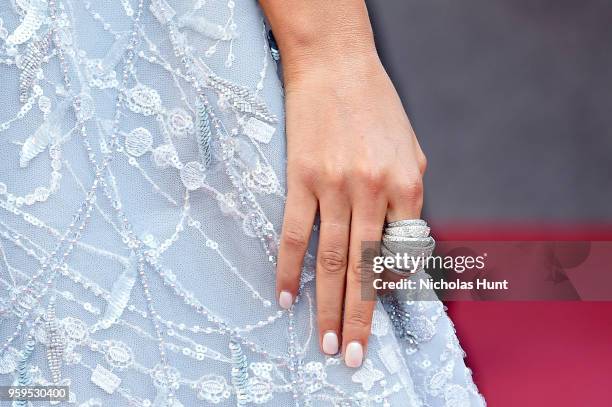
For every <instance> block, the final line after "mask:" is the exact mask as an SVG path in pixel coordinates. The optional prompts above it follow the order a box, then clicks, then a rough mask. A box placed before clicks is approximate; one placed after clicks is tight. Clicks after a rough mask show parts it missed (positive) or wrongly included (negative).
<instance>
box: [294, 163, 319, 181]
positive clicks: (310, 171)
mask: <svg viewBox="0 0 612 407" xmlns="http://www.w3.org/2000/svg"><path fill="white" fill-rule="evenodd" d="M287 177H288V178H294V177H295V178H296V179H298V180H300V181H302V182H304V183H306V184H310V183H313V182H315V181H316V180H317V178H318V177H319V169H318V167H317V165H316V164H315V163H313V162H311V161H309V160H298V161H296V162H294V163H293V165H291V166H290V167H289V168H288V174H287Z"/></svg>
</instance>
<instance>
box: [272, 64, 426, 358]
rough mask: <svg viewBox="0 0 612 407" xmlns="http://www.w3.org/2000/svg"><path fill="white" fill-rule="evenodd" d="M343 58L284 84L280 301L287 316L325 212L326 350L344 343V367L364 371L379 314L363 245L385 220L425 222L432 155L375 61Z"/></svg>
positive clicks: (320, 270) (319, 279) (321, 263)
mask: <svg viewBox="0 0 612 407" xmlns="http://www.w3.org/2000/svg"><path fill="white" fill-rule="evenodd" d="M344 56H345V55H343V57H344ZM339 59H342V61H343V62H338V63H332V64H330V63H326V64H321V66H317V65H316V64H309V65H308V66H307V67H305V68H304V69H301V70H293V71H292V73H291V79H287V77H286V81H285V86H286V120H287V156H288V164H287V189H288V196H287V203H286V207H285V217H284V223H283V228H282V234H281V243H280V251H279V256H278V267H277V295H278V299H279V304H280V305H281V306H282V307H283V308H289V307H290V306H291V305H292V303H293V301H294V299H295V298H296V295H297V291H298V288H299V281H300V271H301V264H302V260H303V257H304V254H305V252H306V249H307V246H308V241H309V238H310V232H311V230H312V225H313V222H314V218H315V214H316V212H317V209H318V210H319V213H320V220H321V225H320V226H321V227H320V238H319V246H318V251H317V266H316V299H317V319H318V328H319V343H320V346H321V349H322V351H323V352H324V353H326V354H336V353H337V352H338V351H339V346H340V344H341V348H342V352H343V354H344V359H345V363H346V364H347V365H348V366H350V367H358V366H360V365H361V363H362V361H363V356H364V351H365V349H366V346H367V342H368V336H369V334H370V325H371V321H372V313H373V308H374V305H375V303H374V301H371V300H370V301H367V300H366V299H364V298H362V291H361V287H362V285H363V284H369V285H371V282H372V280H373V279H374V275H373V273H372V270H369V272H368V270H361V269H360V255H361V243H362V242H364V241H374V242H378V241H380V239H381V234H382V228H383V225H384V221H385V217H386V218H387V219H388V220H389V221H393V220H399V219H409V218H410V219H414V218H419V215H420V211H421V206H422V201H423V187H422V176H423V172H424V171H425V156H424V154H423V152H422V151H421V148H420V146H419V143H418V141H417V139H416V137H415V135H414V132H413V130H412V127H411V125H410V122H409V120H408V118H407V116H406V114H405V112H404V109H403V107H402V104H401V102H400V100H399V97H398V95H397V93H396V91H395V89H394V87H393V85H392V83H391V81H390V80H389V78H388V76H387V74H386V72H385V71H384V69H383V67H382V65H381V64H380V61H379V59H378V57H377V56H376V54H375V53H373V54H372V55H370V56H363V55H359V56H356V57H354V58H353V60H347V59H345V58H339Z"/></svg>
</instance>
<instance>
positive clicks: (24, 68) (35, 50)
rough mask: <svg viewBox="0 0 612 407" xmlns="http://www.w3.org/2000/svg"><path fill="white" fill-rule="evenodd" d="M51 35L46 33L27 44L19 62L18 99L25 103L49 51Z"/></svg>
mask: <svg viewBox="0 0 612 407" xmlns="http://www.w3.org/2000/svg"><path fill="white" fill-rule="evenodd" d="M50 43H51V35H50V34H47V35H45V36H44V37H42V38H41V39H39V40H38V41H32V42H30V43H29V44H28V46H27V48H26V50H25V53H24V55H23V56H22V57H21V60H20V62H19V68H20V69H21V72H20V74H19V101H21V103H25V102H27V101H28V98H29V97H30V92H31V90H32V86H33V85H34V82H35V80H36V75H38V71H39V70H40V68H41V66H42V64H43V60H44V58H45V56H46V55H47V53H48V52H49V45H50Z"/></svg>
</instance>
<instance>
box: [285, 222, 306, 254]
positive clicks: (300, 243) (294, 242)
mask: <svg viewBox="0 0 612 407" xmlns="http://www.w3.org/2000/svg"><path fill="white" fill-rule="evenodd" d="M282 240H283V243H284V244H285V245H286V246H288V247H290V248H293V249H298V250H303V249H305V248H306V246H307V245H308V238H307V237H306V232H305V231H304V230H303V229H302V228H301V227H300V226H298V225H296V224H294V223H291V222H289V223H286V224H285V227H284V229H283V233H282Z"/></svg>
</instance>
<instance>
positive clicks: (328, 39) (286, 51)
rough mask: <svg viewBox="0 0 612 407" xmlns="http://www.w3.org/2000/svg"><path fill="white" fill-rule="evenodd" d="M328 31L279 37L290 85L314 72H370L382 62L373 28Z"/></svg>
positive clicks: (284, 68)
mask: <svg viewBox="0 0 612 407" xmlns="http://www.w3.org/2000/svg"><path fill="white" fill-rule="evenodd" d="M338 31H340V32H333V30H329V31H328V32H325V33H321V32H319V33H314V32H304V31H302V32H299V33H297V32H291V33H283V35H282V39H280V38H278V36H277V41H278V44H279V49H280V53H281V55H282V64H283V76H284V80H285V83H286V84H288V83H289V84H290V83H292V82H295V81H298V80H301V79H302V78H303V77H304V76H310V74H311V73H313V72H316V73H317V74H329V75H335V74H342V73H344V72H347V71H356V72H364V73H365V72H367V71H369V70H371V69H373V68H374V67H377V66H378V65H379V64H380V60H379V58H378V53H377V51H376V47H375V44H374V38H373V36H372V31H371V29H370V28H369V25H368V26H367V27H363V28H361V29H357V28H354V29H352V30H346V29H344V30H338Z"/></svg>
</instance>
